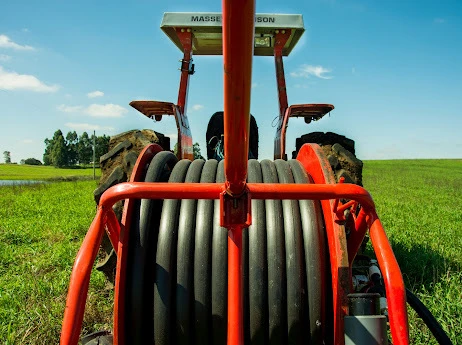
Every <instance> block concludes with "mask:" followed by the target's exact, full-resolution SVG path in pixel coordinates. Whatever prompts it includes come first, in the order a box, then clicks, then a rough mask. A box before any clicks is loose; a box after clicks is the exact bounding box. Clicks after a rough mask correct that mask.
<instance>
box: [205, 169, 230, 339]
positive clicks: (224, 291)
mask: <svg viewBox="0 0 462 345" xmlns="http://www.w3.org/2000/svg"><path fill="white" fill-rule="evenodd" d="M216 182H220V183H223V182H225V172H224V160H222V161H220V163H219V164H218V169H217V177H216ZM214 208H215V210H214V216H213V235H212V328H211V332H212V343H213V344H214V345H220V344H222V345H226V341H227V324H228V315H227V314H228V308H227V305H228V230H227V229H226V228H222V227H221V226H220V200H215V203H214ZM209 331H210V328H209Z"/></svg>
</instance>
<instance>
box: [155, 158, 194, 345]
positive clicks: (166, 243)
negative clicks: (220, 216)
mask: <svg viewBox="0 0 462 345" xmlns="http://www.w3.org/2000/svg"><path fill="white" fill-rule="evenodd" d="M190 164H191V161H190V160H188V159H183V160H181V161H179V162H178V163H177V164H176V165H175V167H174V168H173V170H172V173H171V174H170V178H169V180H168V181H169V182H175V183H182V182H184V180H185V177H186V173H187V171H188V168H189V165H190ZM180 205H181V200H177V199H166V200H164V205H163V207H162V217H161V220H160V226H159V235H158V239H157V252H156V267H155V283H154V341H155V344H157V345H164V344H165V345H168V344H174V343H175V338H174V332H172V328H173V327H172V323H173V317H174V313H175V310H174V307H172V306H174V300H173V298H174V296H175V285H174V282H175V278H176V236H177V230H178V218H179V209H180Z"/></svg>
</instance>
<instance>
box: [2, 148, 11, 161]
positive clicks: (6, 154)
mask: <svg viewBox="0 0 462 345" xmlns="http://www.w3.org/2000/svg"><path fill="white" fill-rule="evenodd" d="M3 159H4V160H5V163H6V164H11V152H10V151H3Z"/></svg>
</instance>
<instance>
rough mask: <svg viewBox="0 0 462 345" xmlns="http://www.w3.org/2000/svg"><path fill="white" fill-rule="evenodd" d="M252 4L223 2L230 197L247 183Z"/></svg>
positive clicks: (248, 1)
mask: <svg viewBox="0 0 462 345" xmlns="http://www.w3.org/2000/svg"><path fill="white" fill-rule="evenodd" d="M254 20H255V0H232V1H231V0H223V62H224V135H225V139H224V141H225V155H226V160H225V177H226V186H227V190H228V192H229V193H230V194H231V195H239V194H241V193H242V192H243V191H244V188H245V182H246V179H247V160H248V155H249V152H248V151H249V126H250V88H251V79H252V57H253V46H254V41H253V38H254V25H255V23H254Z"/></svg>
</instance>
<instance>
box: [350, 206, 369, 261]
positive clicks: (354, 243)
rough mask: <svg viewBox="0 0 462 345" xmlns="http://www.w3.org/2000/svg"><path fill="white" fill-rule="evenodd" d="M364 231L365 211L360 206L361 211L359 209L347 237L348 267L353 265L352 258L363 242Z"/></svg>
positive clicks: (365, 225)
mask: <svg viewBox="0 0 462 345" xmlns="http://www.w3.org/2000/svg"><path fill="white" fill-rule="evenodd" d="M366 232H367V222H366V212H365V211H364V209H363V208H362V209H361V211H359V215H358V218H356V222H355V228H354V231H352V232H351V233H350V237H349V238H348V263H349V264H350V268H351V266H352V265H353V260H354V259H355V257H356V254H357V253H358V250H359V248H360V247H361V244H362V243H363V240H364V236H366Z"/></svg>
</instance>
